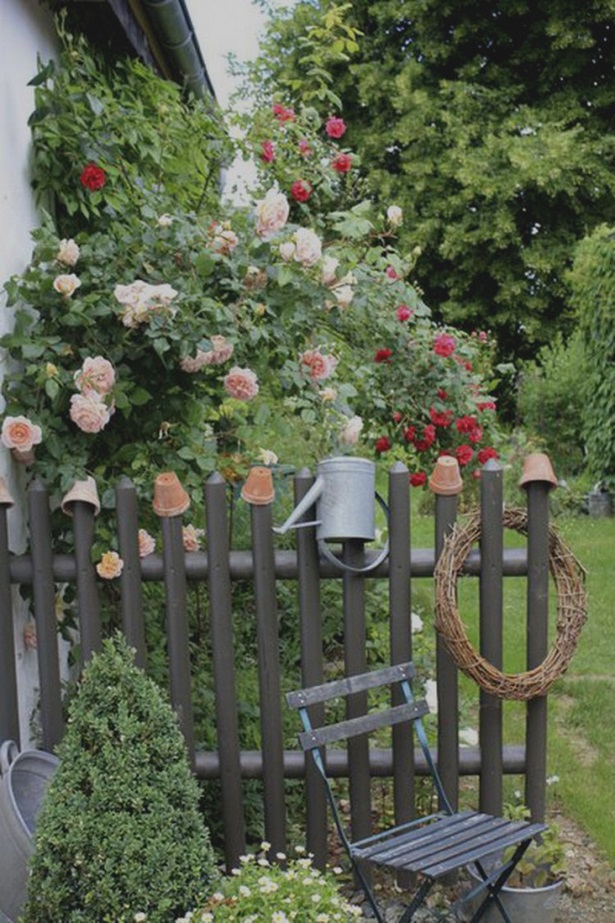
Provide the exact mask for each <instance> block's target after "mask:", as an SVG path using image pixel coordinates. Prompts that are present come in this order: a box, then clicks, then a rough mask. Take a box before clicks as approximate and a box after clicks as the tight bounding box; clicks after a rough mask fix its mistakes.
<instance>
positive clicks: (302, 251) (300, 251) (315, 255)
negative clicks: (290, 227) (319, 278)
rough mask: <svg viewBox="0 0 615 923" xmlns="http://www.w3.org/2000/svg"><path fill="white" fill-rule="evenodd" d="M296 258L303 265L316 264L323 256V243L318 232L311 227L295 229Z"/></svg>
mask: <svg viewBox="0 0 615 923" xmlns="http://www.w3.org/2000/svg"><path fill="white" fill-rule="evenodd" d="M293 237H294V241H295V257H294V258H295V260H296V261H297V263H301V265H302V266H314V265H315V264H316V263H317V262H318V260H319V259H320V258H321V256H322V243H321V240H320V237H319V236H318V234H316V233H315V231H312V230H310V228H299V230H298V231H295V233H294V235H293Z"/></svg>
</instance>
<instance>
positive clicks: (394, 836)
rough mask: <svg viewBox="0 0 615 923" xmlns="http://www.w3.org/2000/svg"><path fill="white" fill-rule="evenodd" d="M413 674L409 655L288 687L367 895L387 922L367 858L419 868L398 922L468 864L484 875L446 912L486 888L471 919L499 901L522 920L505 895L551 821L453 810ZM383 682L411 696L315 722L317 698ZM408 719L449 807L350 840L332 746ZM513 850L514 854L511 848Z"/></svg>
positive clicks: (399, 868) (398, 868)
mask: <svg viewBox="0 0 615 923" xmlns="http://www.w3.org/2000/svg"><path fill="white" fill-rule="evenodd" d="M413 676H414V667H413V664H412V662H410V661H409V662H407V663H404V664H399V665H395V666H392V667H385V668H383V669H381V670H372V671H370V672H369V673H365V674H361V675H360V676H351V677H347V678H346V679H341V680H335V681H333V682H330V683H323V684H322V685H320V686H312V687H309V688H307V689H300V690H297V691H296V692H291V693H288V695H287V697H286V698H287V703H288V705H289V706H290V707H291V708H295V709H297V710H298V712H299V715H300V717H301V722H302V724H303V731H302V732H301V733H300V734H299V735H298V740H299V744H300V746H301V748H302V749H303V750H304V751H306V752H307V753H310V754H311V756H312V758H313V760H314V762H315V764H316V766H317V768H318V770H319V772H320V774H321V775H322V778H323V780H324V783H325V785H326V791H327V797H328V800H329V804H330V806H331V809H332V812H333V819H334V821H335V825H336V828H337V831H338V833H339V836H340V839H341V841H342V844H343V845H344V847H345V848H346V851H347V853H348V856H349V858H350V861H351V863H352V866H353V868H354V871H355V873H356V875H357V878H358V880H359V882H360V883H361V885H362V887H363V891H364V892H365V896H366V898H367V900H368V902H369V904H370V906H371V907H372V910H373V912H374V914H375V917H376V920H377V921H378V923H384V916H383V914H382V911H381V909H380V907H379V905H378V902H377V900H376V897H375V894H374V891H373V888H372V887H371V885H370V884H369V881H368V877H367V876H366V875H365V874H364V871H363V867H364V866H365V864H368V865H369V864H373V865H376V866H381V867H383V868H387V869H391V870H393V871H395V872H409V873H413V875H415V876H416V877H417V881H418V882H419V884H418V887H417V890H416V893H415V894H414V896H413V897H412V899H411V901H410V903H409V904H408V906H407V907H406V908H405V909H404V911H403V912H402V914H401V916H400V920H399V923H410V920H411V919H412V917H413V916H414V914H415V913H416V911H417V910H418V909H419V907H420V906H421V905H422V904H423V903H424V901H425V899H426V897H427V895H428V894H429V891H430V890H431V888H432V887H433V885H434V884H435V883H436V881H437V880H438V879H440V878H442V877H443V876H445V875H448V874H450V873H451V872H455V871H457V870H459V869H462V868H465V867H466V866H472V868H473V871H475V873H476V874H477V875H478V877H479V879H480V883H479V885H478V886H474V887H472V888H471V890H470V892H469V893H468V895H467V896H466V898H463V899H462V900H460V901H458V902H457V903H456V904H455V905H454V906H453V907H452V908H449V909H448V910H447V911H446V912H445V913H444V914H442V915H441V916H442V917H444V916H447V915H448V914H450V913H451V912H454V911H455V910H456V909H457V907H458V906H459V905H460V904H462V903H463V902H464V901H465V900H466V899H467V897H475V896H476V894H477V893H482V895H483V899H482V901H481V903H480V904H479V906H478V907H477V909H476V910H475V912H474V915H473V916H472V918H471V921H470V923H477V921H478V920H480V919H481V917H483V916H484V914H485V913H486V912H487V910H488V909H489V908H490V907H492V906H494V907H495V908H497V910H498V911H499V913H500V915H501V917H502V919H503V920H504V921H505V923H523V921H512V920H511V919H510V916H509V914H508V912H507V911H506V908H505V907H504V906H503V904H502V902H501V901H500V897H499V894H500V891H501V889H502V887H503V886H504V885H505V883H506V881H507V880H508V878H509V877H510V875H511V873H512V872H513V870H514V868H515V866H516V864H517V863H518V861H519V860H520V859H521V857H522V856H523V853H524V852H525V850H526V849H527V847H528V846H529V844H530V843H531V841H532V840H533V839H534V838H535V837H537V836H540V834H541V833H542V832H544V830H546V825H545V824H541V823H530V822H528V821H519V820H514V821H513V820H508V819H506V818H503V817H496V816H493V815H491V814H485V813H482V812H480V811H472V810H467V811H457V812H456V811H454V810H453V808H452V807H451V805H450V802H449V801H448V798H447V796H446V792H445V791H444V787H443V785H442V782H441V780H440V776H439V774H438V770H437V767H436V765H435V762H434V760H433V757H432V755H431V751H430V749H429V745H428V741H427V735H426V733H425V728H424V726H423V722H422V718H423V717H424V716H425V715H426V714H428V712H429V709H428V707H427V705H426V703H425V702H424V701H422V700H416V699H415V698H414V695H413V692H412V686H411V680H412V677H413ZM383 686H389V687H391V689H392V688H393V687H395V686H398V687H399V688H400V689H401V692H402V697H403V699H404V703H403V704H401V705H395V706H392V707H382V708H374V709H372V710H371V711H369V712H368V714H366V715H362V716H359V717H354V718H350V719H346V720H344V721H336V722H333V723H331V724H323V725H321V726H320V727H318V728H316V727H313V726H312V722H311V718H310V713H309V708H310V706H311V705H314V704H317V703H319V704H321V703H326V702H328V701H330V700H332V699H339V698H342V697H348V696H352V695H354V694H356V693H357V692H368V691H369V690H374V689H378V688H380V687H383ZM404 722H405V723H408V724H409V726H411V727H413V728H414V730H415V733H416V736H417V739H418V741H419V743H420V746H421V749H422V750H423V754H424V756H425V760H426V762H427V766H428V768H429V772H430V774H431V776H432V779H433V782H434V786H435V789H436V791H437V793H438V797H439V803H440V806H441V808H442V810H440V811H439V812H438V813H436V814H431V815H429V816H428V817H423V818H417V819H416V820H413V821H409V822H408V823H404V824H401V825H399V826H396V827H391V828H389V829H386V830H382V831H380V832H378V833H375V834H372V835H370V836H368V837H364V838H363V839H360V840H356V841H354V842H351V840H350V839H349V837H348V835H347V833H346V830H345V827H344V824H343V821H342V817H341V813H340V811H339V808H338V805H337V801H336V798H335V794H334V790H333V787H332V785H331V781H330V779H329V777H328V774H327V770H326V757H325V752H326V751H325V748H326V746H327V745H328V744H331V743H339V742H340V741H344V740H347V739H349V738H351V737H356V736H358V735H362V734H370V733H373V732H374V731H377V730H381V729H382V728H387V727H393V726H394V725H398V724H400V723H404ZM511 849H512V854H511V855H509V853H510V851H511ZM503 854H506V858H503ZM494 857H499V858H498V861H497V862H496V865H495V867H493V866H492V862H493V860H494ZM487 860H488V861H487ZM487 869H488V871H487Z"/></svg>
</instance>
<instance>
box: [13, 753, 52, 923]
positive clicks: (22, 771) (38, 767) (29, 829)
mask: <svg viewBox="0 0 615 923" xmlns="http://www.w3.org/2000/svg"><path fill="white" fill-rule="evenodd" d="M57 765H58V759H57V758H56V757H55V756H52V755H51V753H45V752H44V751H43V750H24V751H23V753H20V752H19V749H18V747H17V745H16V744H15V743H14V742H13V741H12V740H5V741H4V742H3V743H2V745H1V746H0V773H1V778H0V923H14V921H16V920H17V919H18V917H19V914H20V912H21V909H22V907H23V903H24V901H25V897H26V883H27V876H28V860H29V859H30V856H31V854H32V851H33V848H34V847H33V843H32V837H33V834H34V830H35V828H36V818H37V816H38V812H39V810H40V808H41V806H42V804H43V800H44V798H45V792H46V790H47V786H48V785H49V782H50V781H51V778H52V776H53V774H54V772H55V770H56V768H57Z"/></svg>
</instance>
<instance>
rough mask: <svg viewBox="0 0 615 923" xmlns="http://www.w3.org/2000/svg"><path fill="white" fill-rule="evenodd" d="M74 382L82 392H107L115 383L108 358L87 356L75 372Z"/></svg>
mask: <svg viewBox="0 0 615 923" xmlns="http://www.w3.org/2000/svg"><path fill="white" fill-rule="evenodd" d="M75 384H76V385H77V387H78V388H79V390H80V391H81V393H82V394H85V395H89V394H91V393H92V391H94V392H96V394H109V392H110V391H111V389H112V388H113V385H114V384H115V369H114V368H113V366H112V365H111V363H110V362H109V360H108V359H103V357H102V356H95V357H94V358H92V357H91V356H88V358H87V359H85V360H84V362H83V365H82V366H81V368H80V369H79V371H78V372H75Z"/></svg>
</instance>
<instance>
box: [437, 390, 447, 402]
mask: <svg viewBox="0 0 615 923" xmlns="http://www.w3.org/2000/svg"><path fill="white" fill-rule="evenodd" d="M436 396H437V397H438V398H439V399H440V400H441V401H445V400H446V399H447V397H448V392H447V391H445V390H444V388H438V390H437V392H436Z"/></svg>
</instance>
